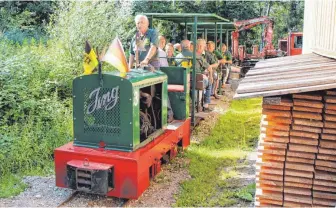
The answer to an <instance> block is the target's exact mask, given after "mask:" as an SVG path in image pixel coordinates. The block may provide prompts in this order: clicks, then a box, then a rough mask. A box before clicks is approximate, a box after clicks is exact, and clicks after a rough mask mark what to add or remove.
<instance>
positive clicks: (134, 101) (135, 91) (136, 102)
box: [133, 90, 139, 106]
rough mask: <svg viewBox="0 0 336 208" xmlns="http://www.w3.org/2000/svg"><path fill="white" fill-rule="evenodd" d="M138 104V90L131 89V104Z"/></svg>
mask: <svg viewBox="0 0 336 208" xmlns="http://www.w3.org/2000/svg"><path fill="white" fill-rule="evenodd" d="M138 104H139V91H137V90H134V91H133V105H134V106H137V105H138Z"/></svg>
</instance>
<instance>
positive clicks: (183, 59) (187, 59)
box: [176, 40, 193, 68]
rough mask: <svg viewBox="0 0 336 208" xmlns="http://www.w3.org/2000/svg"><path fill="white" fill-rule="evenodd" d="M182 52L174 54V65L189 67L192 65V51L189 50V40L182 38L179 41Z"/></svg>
mask: <svg viewBox="0 0 336 208" xmlns="http://www.w3.org/2000/svg"><path fill="white" fill-rule="evenodd" d="M181 47H182V52H181V53H179V54H178V55H177V56H176V65H177V66H181V67H184V68H190V67H191V66H192V60H191V59H192V57H193V54H192V51H190V41H189V40H183V41H182V42H181Z"/></svg>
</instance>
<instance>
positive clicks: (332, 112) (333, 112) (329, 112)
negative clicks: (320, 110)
mask: <svg viewBox="0 0 336 208" xmlns="http://www.w3.org/2000/svg"><path fill="white" fill-rule="evenodd" d="M324 113H326V114H331V115H336V110H327V109H325V110H324Z"/></svg>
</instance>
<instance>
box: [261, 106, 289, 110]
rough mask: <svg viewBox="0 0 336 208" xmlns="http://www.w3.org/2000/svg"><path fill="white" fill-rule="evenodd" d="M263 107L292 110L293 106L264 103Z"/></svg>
mask: <svg viewBox="0 0 336 208" xmlns="http://www.w3.org/2000/svg"><path fill="white" fill-rule="evenodd" d="M262 108H263V109H272V110H283V111H290V110H291V107H289V106H283V105H262Z"/></svg>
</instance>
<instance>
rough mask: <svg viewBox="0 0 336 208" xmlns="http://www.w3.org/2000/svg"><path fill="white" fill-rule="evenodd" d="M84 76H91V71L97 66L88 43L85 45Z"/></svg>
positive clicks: (93, 53)
mask: <svg viewBox="0 0 336 208" xmlns="http://www.w3.org/2000/svg"><path fill="white" fill-rule="evenodd" d="M83 65H84V74H85V75H88V74H92V72H93V70H94V69H95V68H96V67H97V66H98V59H97V55H96V53H95V52H94V50H93V49H92V48H91V46H90V44H89V42H88V41H86V43H85V54H84V64H83Z"/></svg>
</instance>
